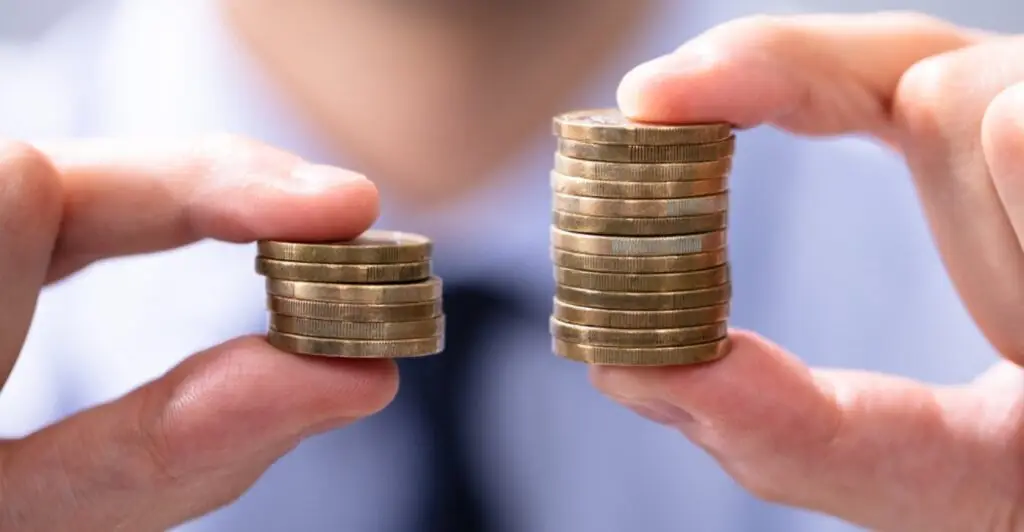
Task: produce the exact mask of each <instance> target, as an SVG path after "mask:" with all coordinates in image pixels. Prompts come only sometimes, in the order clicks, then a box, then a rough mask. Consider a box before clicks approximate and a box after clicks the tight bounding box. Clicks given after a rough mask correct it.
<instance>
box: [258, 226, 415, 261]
mask: <svg viewBox="0 0 1024 532" xmlns="http://www.w3.org/2000/svg"><path fill="white" fill-rule="evenodd" d="M432 248H433V245H432V244H431V242H430V240H429V239H428V238H427V237H425V236H422V235H417V234H414V233H402V232H399V231H382V230H378V229H370V230H369V231H366V232H364V233H363V234H361V235H359V236H358V237H356V238H354V239H352V240H347V241H344V242H310V243H299V242H281V241H276V240H261V241H259V242H258V243H257V250H258V252H259V256H261V257H266V258H268V259H277V260H284V261H292V262H314V263H331V264H385V263H394V262H422V261H425V260H428V259H429V258H430V254H431V251H432Z"/></svg>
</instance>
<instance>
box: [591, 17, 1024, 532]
mask: <svg viewBox="0 0 1024 532" xmlns="http://www.w3.org/2000/svg"><path fill="white" fill-rule="evenodd" d="M1022 54H1024V38H1021V37H1006V36H989V35H984V34H982V33H980V32H977V31H972V30H966V29H962V28H957V27H955V26H952V25H949V24H946V23H944V22H942V21H938V20H935V19H930V18H927V17H923V16H917V15H906V14H878V15H856V16H800V17H787V18H767V17H758V18H753V19H748V20H740V21H735V22H732V23H728V24H725V25H722V26H720V27H718V28H715V29H712V30H711V31H709V32H707V33H705V34H704V35H702V36H700V37H698V38H697V39H696V40H694V41H692V42H690V43H688V44H686V45H685V46H683V47H681V48H680V49H679V50H677V51H676V52H675V53H673V54H671V55H669V56H666V57H663V58H659V59H656V60H654V61H652V62H650V63H647V64H645V65H641V66H639V67H637V68H636V69H634V70H633V71H632V72H630V73H629V74H627V76H626V77H625V79H624V80H623V81H622V84H621V86H620V89H619V103H620V107H622V108H623V112H624V113H625V114H627V115H628V116H632V117H634V118H638V119H641V120H649V121H655V122H669V123H673V122H675V123H687V122H703V121H717V120H725V121H729V122H732V123H734V124H738V125H740V126H745V127H752V126H756V125H759V124H765V123H767V124H773V125H775V126H778V127H781V128H783V129H786V130H789V131H791V132H794V133H798V134H807V135H830V134H840V133H855V132H864V133H869V134H871V135H873V136H874V137H875V138H877V139H880V140H882V141H884V142H886V143H887V144H889V145H890V146H892V147H894V148H895V149H897V150H899V151H900V152H901V153H902V154H903V155H904V156H905V158H906V159H907V162H908V163H909V165H910V167H911V169H912V170H913V173H914V177H915V179H916V183H917V186H918V190H919V193H920V197H921V201H922V203H923V204H924V210H925V212H926V213H927V215H928V217H929V221H930V222H931V228H932V232H933V234H934V236H935V240H936V242H937V244H938V247H939V250H940V252H941V253H942V256H943V259H944V262H945V265H946V267H947V270H948V271H949V273H950V275H951V277H952V279H953V281H954V283H955V285H956V287H957V290H958V292H959V294H960V296H961V298H962V299H963V300H964V303H965V305H966V306H967V308H968V310H969V311H970V312H971V314H972V316H973V318H974V319H975V320H976V321H977V323H978V325H979V326H980V328H981V330H982V331H983V332H984V333H985V335H986V337H987V338H988V340H989V341H990V342H991V343H992V344H993V345H994V346H995V347H996V348H997V349H998V350H999V352H1000V353H1001V354H1002V355H1003V356H1004V357H1005V358H1006V361H1004V362H1002V363H1000V364H998V365H997V366H996V367H994V368H992V369H991V370H990V371H989V372H988V373H986V374H985V375H983V376H981V377H980V378H978V379H977V380H976V381H975V382H973V383H970V384H969V385H964V386H959V387H930V386H926V385H924V384H921V383H917V382H913V381H910V380H906V379H901V378H896V377H892V376H885V375H876V374H868V373H863V372H853V371H822V370H812V369H809V368H807V367H806V366H805V365H804V364H802V363H801V362H800V361H799V360H798V359H797V358H796V357H795V356H793V355H791V354H789V353H786V352H785V351H784V350H783V349H781V348H779V347H778V346H775V345H773V344H771V343H769V342H768V341H766V340H764V339H762V338H760V337H758V336H756V335H754V334H751V333H746V332H733V333H732V334H731V338H732V343H733V348H732V352H731V353H730V354H729V355H728V356H726V357H725V358H724V359H722V360H720V361H717V362H714V363H710V364H706V365H700V366H693V367H667V368H629V367H595V368H594V369H593V373H592V376H593V380H594V382H595V384H596V385H597V387H598V388H599V389H601V390H602V391H603V392H605V393H606V394H608V395H609V396H611V397H612V398H614V399H616V400H617V401H619V402H621V403H622V404H624V405H626V406H628V407H631V408H632V409H634V410H635V411H637V412H639V413H640V414H642V415H645V416H647V417H649V418H651V419H654V420H656V421H659V422H661V423H665V424H668V425H670V426H672V427H675V428H677V429H679V430H680V431H681V432H682V433H683V434H685V435H686V436H687V437H688V438H690V439H691V440H692V441H693V442H695V443H696V444H698V445H699V446H701V447H703V448H704V449H706V450H707V451H708V452H709V453H710V454H711V455H712V456H714V457H715V459H717V460H718V462H719V463H720V464H721V465H722V467H723V468H724V469H725V470H726V471H728V472H729V473H730V474H731V475H732V476H733V477H734V478H735V479H736V480H737V481H738V482H740V483H741V484H742V485H743V486H745V487H746V488H748V489H749V490H751V491H752V492H753V493H754V494H756V495H758V496H760V497H762V498H764V499H767V500H770V501H775V502H779V503H783V504H788V505H793V506H799V507H803V508H807V509H811V510H815V511H820V512H825V513H828V514H832V515H834V516H837V517H840V518H843V519H846V520H848V521H851V522H853V523H857V524H859V525H863V526H867V527H871V528H874V529H883V530H912V531H928V532H938V531H957V532H960V531H964V530H985V531H1009V530H1014V529H1019V528H1020V527H1021V526H1024V504H1022V501H1024V499H1022V493H1024V468H1022V467H1021V465H1022V457H1024V439H1022V434H1024V423H1022V421H1021V413H1022V412H1024V386H1022V384H1024V372H1022V370H1021V367H1020V365H1019V364H1021V363H1022V362H1024V347H1022V346H1024V332H1022V329H1021V324H1022V323H1024V285H1022V283H1021V279H1022V278H1024V251H1022V245H1021V243H1022V242H1024V181H1022V178H1024V63H1022V62H1021V61H1020V57H1021V55H1022ZM751 89H753V90H751ZM810 326H813V325H810ZM964 355H965V356H969V355H970V354H969V353H965V354H964Z"/></svg>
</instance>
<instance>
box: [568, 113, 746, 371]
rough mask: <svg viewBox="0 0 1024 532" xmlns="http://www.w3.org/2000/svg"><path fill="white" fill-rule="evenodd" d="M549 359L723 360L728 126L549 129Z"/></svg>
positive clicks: (576, 122) (571, 122)
mask: <svg viewBox="0 0 1024 532" xmlns="http://www.w3.org/2000/svg"><path fill="white" fill-rule="evenodd" d="M554 130H555V135H556V136H557V137H558V151H557V153H556V154H555V168H554V171H553V172H552V173H551V186H552V189H553V192H554V199H553V205H554V213H553V223H552V228H551V244H552V250H551V253H552V261H553V262H554V266H555V280H556V281H557V288H556V296H555V300H554V312H553V315H552V317H551V324H550V325H551V334H552V337H553V349H554V352H555V354H557V355H559V356H562V357H565V358H568V359H572V360H577V361H582V362H587V363H591V364H608V365H673V364H696V363H700V362H706V361H710V360H715V359H718V358H720V357H722V356H724V355H725V353H726V352H727V351H728V348H729V345H728V339H727V336H726V325H727V323H726V322H727V320H728V317H729V299H730V296H731V285H730V276H729V266H728V262H727V259H728V258H727V254H726V222H727V210H728V176H729V173H730V170H731V169H732V155H733V152H734V150H735V137H734V136H733V134H732V129H731V127H730V126H729V125H728V124H696V125H683V126H676V125H672V126H669V125H654V124H645V123H638V122H633V121H630V120H628V119H626V118H624V117H623V116H622V115H621V114H619V113H618V112H617V111H614V110H590V111H579V112H573V113H567V114H564V115H561V116H558V117H555V119H554Z"/></svg>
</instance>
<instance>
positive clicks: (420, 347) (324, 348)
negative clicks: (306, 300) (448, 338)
mask: <svg viewBox="0 0 1024 532" xmlns="http://www.w3.org/2000/svg"><path fill="white" fill-rule="evenodd" d="M267 341H268V342H269V343H270V345H272V346H274V347H276V348H278V349H280V350H282V351H288V352H290V353H296V354H300V355H317V356H329V357H343V358H411V357H422V356H428V355H434V354H437V353H440V352H441V351H444V336H436V337H434V338H417V339H413V340H339V339H336V338H313V337H310V336H300V335H297V334H288V333H283V332H280V331H275V330H272V329H271V330H270V331H268V332H267Z"/></svg>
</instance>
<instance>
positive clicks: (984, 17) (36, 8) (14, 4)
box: [0, 0, 1024, 40]
mask: <svg viewBox="0 0 1024 532" xmlns="http://www.w3.org/2000/svg"><path fill="white" fill-rule="evenodd" d="M738 1H739V2H748V1H749V0H738ZM77 3H79V1H78V0H0V40H24V39H31V38H32V37H33V36H35V35H38V34H39V33H40V32H42V31H45V29H46V28H47V27H48V26H49V25H50V24H53V23H54V22H55V21H56V20H58V19H59V18H60V17H61V15H63V14H64V13H66V12H67V11H68V10H69V9H72V8H73V6H74V5H75V4H77ZM760 3H762V4H766V5H768V6H770V4H772V2H760ZM776 3H779V2H776ZM786 3H791V4H795V5H796V6H797V8H798V9H801V10H829V11H876V10H879V9H907V10H914V11H925V12H928V13H931V14H933V15H938V16H941V17H944V18H948V19H951V20H953V21H955V22H957V23H960V24H968V25H976V26H984V27H986V28H989V29H995V30H1002V31H1010V30H1012V29H1014V28H1020V27H1021V26H1024V9H1013V6H1014V4H1015V3H1016V2H1014V0H976V1H972V2H965V1H962V0H856V1H851V0H803V1H800V2H786ZM768 8H769V9H770V7H768Z"/></svg>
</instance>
